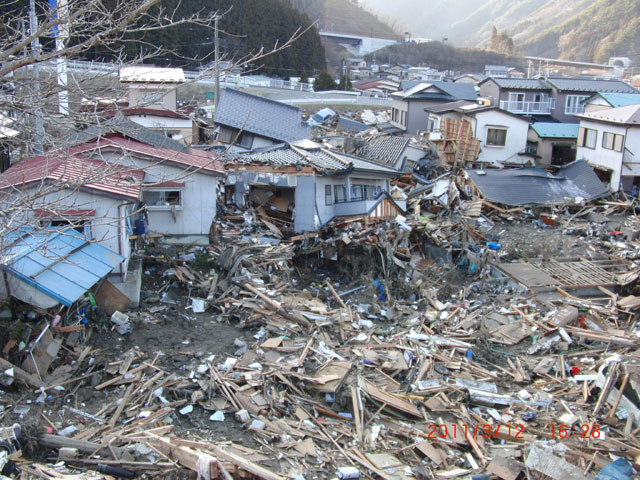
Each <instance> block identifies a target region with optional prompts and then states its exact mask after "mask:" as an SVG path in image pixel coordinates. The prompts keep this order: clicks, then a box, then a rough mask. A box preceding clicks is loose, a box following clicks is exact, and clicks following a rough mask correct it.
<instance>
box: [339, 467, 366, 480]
mask: <svg viewBox="0 0 640 480" xmlns="http://www.w3.org/2000/svg"><path fill="white" fill-rule="evenodd" d="M336 473H337V474H338V478H340V479H343V480H344V479H345V478H360V470H358V469H357V468H356V467H339V468H338V470H336Z"/></svg>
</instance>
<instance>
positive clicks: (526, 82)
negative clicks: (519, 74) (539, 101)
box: [480, 77, 551, 90]
mask: <svg viewBox="0 0 640 480" xmlns="http://www.w3.org/2000/svg"><path fill="white" fill-rule="evenodd" d="M489 81H493V82H495V83H496V84H497V85H498V86H499V87H501V88H508V89H513V90H551V87H550V86H549V85H547V84H545V83H544V82H543V81H542V80H540V79H538V78H496V77H489V78H485V79H484V80H482V81H481V82H480V85H482V84H483V83H486V82H489Z"/></svg>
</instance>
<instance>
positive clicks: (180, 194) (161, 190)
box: [142, 188, 184, 211]
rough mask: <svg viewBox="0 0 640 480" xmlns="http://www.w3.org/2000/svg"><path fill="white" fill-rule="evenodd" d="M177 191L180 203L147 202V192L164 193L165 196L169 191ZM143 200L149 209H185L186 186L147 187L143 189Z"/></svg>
mask: <svg viewBox="0 0 640 480" xmlns="http://www.w3.org/2000/svg"><path fill="white" fill-rule="evenodd" d="M172 192H177V193H178V198H179V203H178V204H169V205H152V204H150V203H149V202H147V198H146V194H147V193H164V194H165V198H166V194H167V193H172ZM142 201H143V202H144V204H145V205H146V207H147V209H148V210H158V211H169V210H174V209H175V210H183V209H184V188H145V189H143V190H142Z"/></svg>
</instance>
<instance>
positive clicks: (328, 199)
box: [324, 185, 333, 205]
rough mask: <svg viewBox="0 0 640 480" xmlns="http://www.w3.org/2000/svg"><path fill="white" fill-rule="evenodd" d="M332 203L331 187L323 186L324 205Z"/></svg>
mask: <svg viewBox="0 0 640 480" xmlns="http://www.w3.org/2000/svg"><path fill="white" fill-rule="evenodd" d="M332 203H333V197H332V196H331V185H325V186H324V204H325V205H331V204H332Z"/></svg>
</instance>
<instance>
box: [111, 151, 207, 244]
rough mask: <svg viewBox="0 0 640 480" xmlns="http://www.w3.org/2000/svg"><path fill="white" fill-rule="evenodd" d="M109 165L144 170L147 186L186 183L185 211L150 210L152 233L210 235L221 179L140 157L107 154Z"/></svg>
mask: <svg viewBox="0 0 640 480" xmlns="http://www.w3.org/2000/svg"><path fill="white" fill-rule="evenodd" d="M102 158H104V159H105V160H106V161H108V162H113V163H119V164H121V165H126V166H135V167H136V168H140V169H143V170H144V171H145V174H144V182H145V183H162V182H170V181H175V182H184V184H185V185H184V187H181V188H180V190H181V191H182V208H176V209H175V210H171V209H166V210H156V209H152V207H149V225H148V226H147V230H148V232H149V233H161V234H164V235H176V236H200V235H209V227H210V226H211V222H212V221H213V220H214V219H215V217H216V194H217V191H216V190H217V185H218V178H217V177H216V176H215V175H209V174H205V173H192V174H185V170H184V169H183V168H181V167H177V166H173V165H169V164H166V163H161V162H159V161H158V160H156V161H153V160H148V159H144V158H141V157H138V156H131V155H126V156H122V155H118V154H116V153H114V152H103V154H102Z"/></svg>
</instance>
